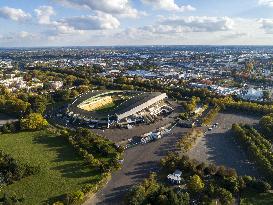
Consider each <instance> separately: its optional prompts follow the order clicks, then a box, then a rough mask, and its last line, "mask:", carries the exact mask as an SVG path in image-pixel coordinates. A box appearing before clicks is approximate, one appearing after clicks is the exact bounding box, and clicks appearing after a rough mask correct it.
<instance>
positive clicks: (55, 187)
mask: <svg viewBox="0 0 273 205" xmlns="http://www.w3.org/2000/svg"><path fill="white" fill-rule="evenodd" d="M0 149H2V150H3V151H4V152H5V153H7V154H10V155H11V156H12V157H13V158H15V159H17V160H18V161H20V162H22V163H29V164H30V165H33V166H37V165H40V166H41V172H40V173H39V174H37V175H33V176H30V177H27V178H24V179H22V180H21V181H18V182H15V183H14V184H12V185H9V186H7V187H5V188H4V190H3V191H4V192H6V193H11V194H12V193H16V195H17V196H19V197H23V196H24V198H25V201H24V204H26V205H39V204H43V203H45V202H47V200H49V199H53V198H55V197H58V196H60V195H62V194H65V193H69V192H73V191H77V190H78V189H80V188H81V187H82V186H83V185H84V184H86V183H95V182H96V181H97V180H99V179H100V175H99V173H97V172H95V171H94V170H92V169H90V168H88V167H87V166H86V165H85V164H84V161H83V160H82V159H81V158H80V157H78V155H77V154H76V152H75V151H74V150H73V148H72V147H71V146H70V145H69V144H68V143H67V142H66V141H65V139H63V138H61V137H55V136H52V135H51V134H49V133H47V132H46V131H40V132H22V133H18V134H8V135H0ZM2 194H3V193H2Z"/></svg>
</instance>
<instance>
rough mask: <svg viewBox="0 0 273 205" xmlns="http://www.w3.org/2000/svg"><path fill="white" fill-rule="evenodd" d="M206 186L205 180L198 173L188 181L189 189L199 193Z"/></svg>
mask: <svg viewBox="0 0 273 205" xmlns="http://www.w3.org/2000/svg"><path fill="white" fill-rule="evenodd" d="M204 187H205V184H204V182H203V180H202V179H201V178H200V177H199V176H198V175H196V174H195V175H193V176H192V177H191V178H190V181H189V183H188V189H189V190H190V191H191V192H194V193H198V192H200V191H202V190H203V189H204Z"/></svg>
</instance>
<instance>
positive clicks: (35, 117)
mask: <svg viewBox="0 0 273 205" xmlns="http://www.w3.org/2000/svg"><path fill="white" fill-rule="evenodd" d="M20 125H21V129H22V130H41V129H43V128H44V127H46V126H48V122H47V121H46V119H44V118H43V116H42V115H41V114H40V113H31V114H29V115H27V116H26V117H25V118H22V119H21V120H20Z"/></svg>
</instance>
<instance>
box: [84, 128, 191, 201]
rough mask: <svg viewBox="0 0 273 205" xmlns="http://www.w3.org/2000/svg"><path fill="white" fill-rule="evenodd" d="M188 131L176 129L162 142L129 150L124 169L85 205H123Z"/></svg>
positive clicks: (115, 174)
mask: <svg viewBox="0 0 273 205" xmlns="http://www.w3.org/2000/svg"><path fill="white" fill-rule="evenodd" d="M187 131H188V129H187V128H179V127H175V128H174V129H173V130H172V132H171V134H169V135H167V136H166V137H164V138H162V139H161V140H158V141H155V142H151V143H148V144H145V145H139V146H137V147H134V148H131V149H128V150H127V151H126V152H125V160H124V165H123V168H122V169H121V170H119V171H117V172H116V173H114V174H113V175H112V179H111V181H110V182H109V183H108V184H107V185H106V186H105V187H104V188H103V189H102V190H101V191H99V192H98V193H97V194H96V195H95V197H94V198H92V199H90V200H89V201H87V202H86V203H85V205H95V204H99V205H108V204H111V205H121V204H122V203H121V201H122V198H123V197H124V195H125V194H126V193H127V192H128V189H130V188H132V186H133V185H135V184H137V183H139V182H141V181H143V179H144V178H145V177H147V176H148V174H149V173H150V172H152V171H157V170H158V168H159V166H158V165H159V164H158V162H159V160H160V159H161V158H162V157H164V156H165V155H166V154H167V152H168V151H175V150H176V146H175V145H176V142H177V140H178V139H179V138H180V137H181V136H182V135H183V134H185V133H186V132H187Z"/></svg>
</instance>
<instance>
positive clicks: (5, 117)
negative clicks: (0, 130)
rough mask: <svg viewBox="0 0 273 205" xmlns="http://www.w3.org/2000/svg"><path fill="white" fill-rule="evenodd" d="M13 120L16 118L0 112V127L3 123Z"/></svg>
mask: <svg viewBox="0 0 273 205" xmlns="http://www.w3.org/2000/svg"><path fill="white" fill-rule="evenodd" d="M15 121H18V119H16V118H13V117H10V116H8V115H5V114H0V127H2V126H3V125H4V124H6V123H8V122H15Z"/></svg>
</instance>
